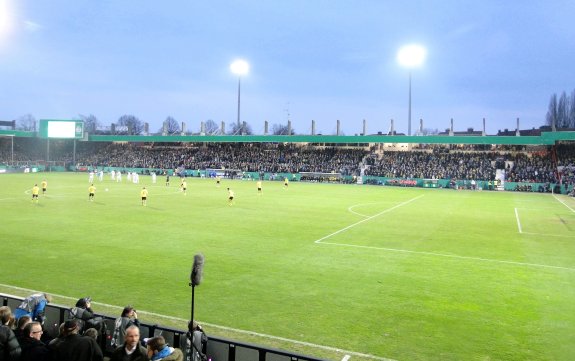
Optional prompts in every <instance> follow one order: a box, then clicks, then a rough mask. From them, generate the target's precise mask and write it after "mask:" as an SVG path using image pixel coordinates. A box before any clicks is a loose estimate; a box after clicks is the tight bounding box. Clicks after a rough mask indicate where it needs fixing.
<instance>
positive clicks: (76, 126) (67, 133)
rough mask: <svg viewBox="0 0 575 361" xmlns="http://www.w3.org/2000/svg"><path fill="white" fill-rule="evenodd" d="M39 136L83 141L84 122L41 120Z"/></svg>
mask: <svg viewBox="0 0 575 361" xmlns="http://www.w3.org/2000/svg"><path fill="white" fill-rule="evenodd" d="M39 130H40V132H39V135H40V137H42V138H59V139H81V138H83V137H84V122H83V121H81V120H56V119H40V127H39Z"/></svg>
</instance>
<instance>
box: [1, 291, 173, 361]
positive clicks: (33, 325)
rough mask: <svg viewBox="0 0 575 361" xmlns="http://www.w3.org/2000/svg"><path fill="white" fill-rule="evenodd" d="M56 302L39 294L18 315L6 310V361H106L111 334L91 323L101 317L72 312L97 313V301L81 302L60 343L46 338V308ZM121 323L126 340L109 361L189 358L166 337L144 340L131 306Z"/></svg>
mask: <svg viewBox="0 0 575 361" xmlns="http://www.w3.org/2000/svg"><path fill="white" fill-rule="evenodd" d="M50 299H51V298H50V297H49V296H48V295H46V294H33V295H31V296H29V297H27V298H26V299H24V300H23V301H22V303H21V304H20V305H19V306H18V307H17V308H16V310H15V312H14V313H12V310H11V308H10V307H8V306H2V307H0V320H1V324H0V361H103V360H104V352H103V351H102V348H101V345H102V343H103V342H104V341H106V340H105V338H106V336H107V334H106V332H105V331H104V330H102V329H98V328H97V327H91V326H93V325H91V324H90V323H89V321H90V320H94V319H97V317H98V316H95V315H93V313H91V312H90V315H91V316H86V317H84V316H83V315H82V316H78V315H75V314H73V312H71V311H72V310H73V309H74V308H77V307H79V306H78V304H84V305H85V306H86V307H87V308H85V309H87V310H90V311H91V309H90V303H91V299H90V298H89V297H84V298H81V299H79V300H78V302H77V303H76V307H74V308H72V309H71V310H70V316H69V319H68V320H67V321H65V322H64V323H62V324H61V325H60V328H59V334H58V336H57V337H55V338H51V337H50V335H48V333H47V332H44V331H45V328H44V324H45V320H46V318H45V316H44V307H45V306H46V303H48V302H49V300H50ZM19 310H20V311H19ZM116 321H117V322H116V323H115V329H114V336H115V337H118V336H121V337H118V338H115V340H116V341H117V343H116V344H112V346H115V349H114V350H113V351H112V353H111V355H110V358H108V360H110V361H123V360H134V361H148V360H165V361H183V359H184V355H183V352H182V351H181V350H179V349H177V348H174V347H171V346H170V345H168V344H167V343H166V340H165V339H164V337H162V336H154V337H152V338H150V339H145V340H140V330H139V322H138V321H137V314H136V313H135V310H134V309H133V308H132V307H131V306H126V307H125V308H124V311H123V312H122V315H121V316H120V317H119V318H118V319H117V320H116ZM88 327H89V328H88ZM116 328H117V329H116ZM120 340H121V342H120Z"/></svg>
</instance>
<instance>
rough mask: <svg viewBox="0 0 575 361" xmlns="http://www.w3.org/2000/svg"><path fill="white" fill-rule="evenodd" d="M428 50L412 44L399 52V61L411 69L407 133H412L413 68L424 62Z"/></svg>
mask: <svg viewBox="0 0 575 361" xmlns="http://www.w3.org/2000/svg"><path fill="white" fill-rule="evenodd" d="M426 53H427V52H426V50H425V48H424V47H423V46H421V45H417V44H410V45H406V46H404V47H402V48H401V49H399V52H398V53H397V62H398V63H399V64H400V65H401V66H403V67H405V68H407V69H409V109H408V111H407V135H411V70H412V69H413V68H417V67H419V66H421V64H423V61H424V60H425V56H426Z"/></svg>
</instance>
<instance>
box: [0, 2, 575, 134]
mask: <svg viewBox="0 0 575 361" xmlns="http://www.w3.org/2000/svg"><path fill="white" fill-rule="evenodd" d="M574 14H575V1H573V0H549V1H535V0H525V1H500V0H497V1H495V0H481V1H477V0H474V1H464V0H443V1H439V0H435V1H432V0H426V1H425V0H422V1H409V0H403V1H384V0H353V1H352V0H349V1H347V0H345V1H344V0H329V1H328V0H283V1H280V0H267V1H264V0H259V1H255V0H253V1H250V0H244V1H233V0H228V1H223V0H210V1H199V0H166V1H157V0H154V1H151V0H0V84H2V86H3V90H2V91H1V92H0V120H12V119H18V118H19V117H22V116H23V115H26V114H32V115H33V116H34V117H35V118H36V119H77V118H78V115H79V114H84V115H89V114H93V115H95V116H96V117H97V118H98V120H99V121H100V123H102V124H103V125H109V124H110V123H112V122H116V121H117V120H118V118H119V117H120V116H122V115H125V114H129V115H134V116H136V117H138V118H139V119H140V120H142V121H144V122H148V123H149V124H150V130H151V131H156V130H158V129H159V128H160V127H161V124H162V122H163V121H164V120H165V119H166V117H168V116H172V117H174V118H175V119H176V120H177V121H178V122H186V123H187V127H188V129H189V130H192V131H196V132H197V131H199V128H200V122H201V121H206V120H208V119H212V120H214V121H215V122H217V123H218V124H220V122H221V121H225V122H226V124H228V129H229V126H230V125H231V123H233V122H236V120H237V91H238V77H237V75H234V74H232V73H231V71H230V64H231V63H232V61H233V60H234V59H236V58H243V59H245V60H246V61H248V62H249V64H250V72H249V74H247V75H245V76H242V78H241V120H242V121H247V122H248V123H249V124H250V125H251V127H252V128H253V130H254V132H255V133H259V134H261V133H263V128H264V125H263V124H264V120H268V121H269V123H270V127H271V125H272V124H280V123H282V124H285V123H287V120H288V118H289V119H290V120H291V121H292V126H293V128H294V129H295V131H296V132H297V133H309V132H310V131H311V120H312V119H314V120H315V121H316V131H317V132H318V133H323V134H334V133H335V131H336V121H337V120H338V119H339V120H340V121H341V125H342V131H343V132H344V133H345V134H346V135H353V134H357V133H361V132H362V121H363V119H366V120H367V125H368V126H367V132H368V133H375V132H377V131H384V132H386V131H388V130H389V125H390V119H394V120H395V128H396V130H397V131H399V132H404V133H407V114H408V94H409V92H408V88H409V87H408V85H409V70H408V69H406V68H403V67H402V66H400V65H399V64H398V63H397V60H396V56H397V52H398V50H399V49H400V48H401V47H402V46H403V45H405V44H410V43H418V44H421V45H423V46H425V48H426V49H427V58H426V60H425V62H424V64H423V65H422V66H421V67H420V68H417V69H413V70H412V131H415V130H416V129H417V128H418V127H419V119H420V118H423V121H424V127H425V128H431V129H435V128H437V129H439V130H445V129H446V128H448V127H449V124H450V119H451V118H453V119H454V123H455V128H456V130H465V129H467V128H468V127H474V128H475V129H476V130H481V128H482V118H486V120H487V133H488V134H494V133H496V132H497V130H499V129H504V128H509V129H515V125H516V118H520V121H521V128H531V127H538V126H540V125H542V124H543V123H544V120H545V114H546V112H547V106H548V103H549V98H550V97H551V95H552V94H553V93H557V94H560V93H561V92H563V91H566V92H567V93H570V92H571V91H573V89H575V66H574V65H573V64H574V63H575V26H574V25H573V24H574V20H573V19H574Z"/></svg>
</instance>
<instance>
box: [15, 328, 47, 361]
mask: <svg viewBox="0 0 575 361" xmlns="http://www.w3.org/2000/svg"><path fill="white" fill-rule="evenodd" d="M42 333H44V331H42V324H41V323H40V322H30V323H28V324H27V325H26V327H25V328H24V337H23V339H22V342H21V343H20V347H22V356H21V357H20V361H49V360H50V359H51V358H50V356H51V355H50V350H49V349H48V347H46V345H45V344H44V342H42V341H40V338H41V337H42Z"/></svg>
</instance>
